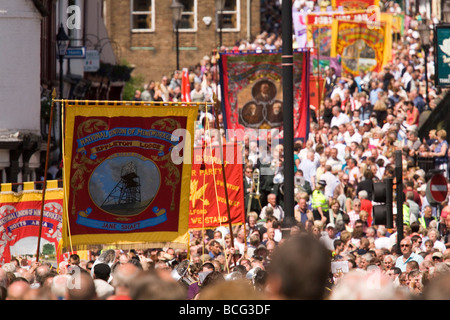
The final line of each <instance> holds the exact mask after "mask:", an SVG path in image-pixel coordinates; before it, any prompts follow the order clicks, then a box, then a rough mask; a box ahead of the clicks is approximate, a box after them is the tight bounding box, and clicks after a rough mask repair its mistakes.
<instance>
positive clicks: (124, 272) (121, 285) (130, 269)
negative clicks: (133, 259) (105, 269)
mask: <svg viewBox="0 0 450 320" xmlns="http://www.w3.org/2000/svg"><path fill="white" fill-rule="evenodd" d="M140 272H141V270H140V269H139V268H138V267H137V266H135V265H134V264H132V263H125V264H120V265H118V266H117V268H116V269H115V270H114V272H113V280H112V283H111V284H112V285H113V286H114V287H115V289H116V295H126V296H129V294H130V291H129V287H130V283H131V282H132V281H133V279H134V278H136V276H137V275H139V273H140Z"/></svg>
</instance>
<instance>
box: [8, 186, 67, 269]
mask: <svg viewBox="0 0 450 320" xmlns="http://www.w3.org/2000/svg"><path fill="white" fill-rule="evenodd" d="M42 197H43V195H42V190H36V188H35V185H34V183H33V182H25V183H24V184H23V190H22V191H20V192H14V191H12V184H10V183H4V184H2V185H1V192H0V239H1V241H0V266H1V265H3V264H4V263H6V262H10V261H11V257H12V256H16V257H17V256H19V255H27V254H35V253H36V250H37V244H38V237H39V231H40V230H39V229H40V227H41V240H42V241H41V243H40V244H41V246H40V252H43V253H45V254H46V255H50V256H53V257H55V258H57V260H60V258H61V257H60V256H61V252H60V250H59V244H60V240H61V231H62V224H63V223H62V222H63V216H62V212H63V190H62V189H61V188H58V181H56V180H51V181H47V189H46V192H45V199H44V207H43V209H44V212H43V213H42V224H41V223H40V219H41V209H42Z"/></svg>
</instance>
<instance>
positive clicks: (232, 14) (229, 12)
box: [216, 0, 240, 32]
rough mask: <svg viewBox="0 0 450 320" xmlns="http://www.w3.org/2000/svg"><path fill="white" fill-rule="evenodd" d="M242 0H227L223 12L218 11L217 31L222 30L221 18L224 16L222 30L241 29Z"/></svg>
mask: <svg viewBox="0 0 450 320" xmlns="http://www.w3.org/2000/svg"><path fill="white" fill-rule="evenodd" d="M239 2H240V0H226V1H225V6H224V8H223V11H222V14H220V12H216V19H217V31H218V32H219V31H220V18H221V16H222V31H239V30H240V3H239Z"/></svg>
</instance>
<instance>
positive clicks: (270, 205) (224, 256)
mask: <svg viewBox="0 0 450 320" xmlns="http://www.w3.org/2000/svg"><path fill="white" fill-rule="evenodd" d="M391 9H392V10H397V9H398V6H394V3H393V2H392V3H391V2H387V3H386V5H385V10H391ZM427 21H428V20H426V19H425V16H424V15H421V14H418V15H417V16H413V17H412V20H411V22H410V23H409V27H408V28H407V31H406V32H405V35H404V36H403V37H398V38H397V37H394V40H393V48H392V61H391V62H390V63H389V64H388V65H386V66H385V67H384V69H383V70H382V71H381V72H368V73H364V72H362V73H361V75H360V76H358V77H353V76H349V77H343V76H338V75H337V70H335V69H333V68H326V70H325V74H324V79H325V94H324V98H323V99H322V101H321V104H320V106H318V107H317V108H313V109H312V111H313V112H312V116H311V127H310V131H309V136H308V138H307V139H306V141H296V142H295V145H294V155H293V157H294V164H295V166H294V172H295V208H294V215H293V216H294V222H293V223H292V225H290V226H288V227H286V225H285V221H286V220H285V219H286V216H287V213H286V212H285V211H284V183H283V180H284V177H283V160H284V157H285V154H284V152H283V146H282V145H277V146H273V148H272V149H271V152H269V153H268V154H267V153H264V156H265V157H267V156H268V157H269V158H268V159H264V161H262V160H263V159H262V154H261V153H260V152H261V151H262V150H260V149H259V144H258V141H257V140H252V139H251V138H250V137H246V139H245V140H244V141H243V146H244V158H245V164H244V166H243V171H244V181H243V188H244V193H245V210H246V213H245V214H246V224H244V225H241V226H235V227H234V228H233V230H229V229H228V228H226V227H219V228H217V229H215V230H191V231H190V237H191V238H190V243H189V249H188V250H185V249H176V248H155V249H154V248H149V249H144V250H141V249H137V250H104V251H102V252H98V253H97V254H96V255H94V256H92V257H91V258H92V259H91V260H89V261H86V260H81V259H80V257H79V256H77V255H76V254H74V255H72V256H70V258H69V260H68V261H66V262H62V263H61V264H60V265H58V266H57V268H55V267H53V266H52V265H51V264H47V263H42V262H41V263H36V262H33V261H30V260H27V259H25V258H24V259H19V258H15V259H13V260H12V261H11V262H10V263H7V264H5V265H3V266H2V268H0V298H1V299H23V300H39V299H42V300H77V299H84V300H92V299H100V300H106V299H109V300H113V299H130V300H140V299H145V300H149V299H154V300H164V299H169V300H172V299H181V300H192V299H199V300H202V299H234V300H235V299H250V300H251V299H339V300H340V299H349V300H356V299H383V300H385V299H448V297H450V292H449V288H450V269H449V268H450V237H449V235H450V215H449V212H450V205H449V203H448V199H447V200H446V201H444V202H443V203H441V204H439V205H435V204H433V203H430V201H429V199H428V198H427V196H426V184H427V181H428V180H429V179H430V177H431V175H430V172H440V173H442V174H443V175H444V176H446V177H447V178H448V177H449V171H448V170H449V168H448V157H449V155H450V149H449V148H448V143H447V132H446V131H445V130H444V129H440V128H439V129H437V130H431V131H430V132H429V134H428V136H427V137H422V138H419V134H418V129H419V119H420V118H421V116H422V115H425V114H426V112H427V111H430V110H433V109H434V108H436V106H437V105H438V104H439V102H440V101H441V100H442V99H443V98H444V95H445V92H442V91H441V90H440V89H439V88H436V87H435V86H434V85H433V80H432V79H433V75H434V66H433V61H434V60H433V48H430V52H429V54H428V55H423V54H422V53H421V51H420V36H419V33H418V32H417V28H418V26H419V25H420V24H422V23H428V22H427ZM263 23H268V24H270V25H272V27H273V28H274V30H272V31H271V32H263V33H262V34H261V35H259V36H258V37H256V39H255V41H254V42H253V43H248V42H247V41H240V42H239V43H236V44H235V46H234V47H232V48H224V49H227V50H248V49H251V50H256V51H257V50H273V49H277V48H280V47H281V38H280V37H279V36H278V35H277V33H276V32H278V31H279V30H278V29H277V28H278V27H279V26H273V24H271V23H270V17H266V18H265V19H264V22H263ZM425 56H428V61H426V60H425ZM215 59H216V57H214V56H211V57H210V56H205V57H204V58H203V59H202V61H201V62H199V63H198V64H197V65H195V66H193V67H192V68H190V74H189V81H190V83H191V89H192V91H191V93H190V96H191V101H193V102H209V101H210V102H212V101H213V97H214V94H215V93H218V92H220V90H217V86H218V85H219V83H218V77H217V66H216V64H215ZM425 64H428V65H427V67H428V68H424V66H425ZM425 70H428V74H425ZM426 81H428V84H429V85H428V89H429V90H428V92H426V90H425V89H426V88H427V86H425V82H426ZM219 98H220V97H219ZM135 99H136V100H142V101H181V72H180V71H175V72H174V73H173V75H172V77H171V78H169V77H167V76H163V77H162V78H161V81H149V83H148V84H147V85H145V87H144V89H143V90H142V91H141V90H138V91H136V96H135ZM215 116H217V117H218V122H219V124H221V123H222V118H221V115H220V114H215V111H214V110H206V109H205V110H201V112H200V117H199V125H198V126H197V134H198V135H197V138H199V139H205V135H206V134H207V129H208V128H207V127H206V121H202V119H203V118H204V117H209V120H210V121H211V122H210V126H211V127H212V128H213V127H214V126H215V122H214V121H213V120H214V117H215ZM208 124H209V123H208ZM219 132H220V131H219ZM270 137H271V136H270V135H269V136H268V140H267V141H265V143H266V144H264V147H266V146H269V147H271V141H270ZM209 142H212V140H210V141H209ZM398 152H400V153H401V158H402V168H401V169H402V177H403V181H401V182H399V181H397V182H396V183H403V191H404V202H403V206H402V208H401V209H402V210H401V212H402V215H403V228H402V229H403V235H401V237H400V239H401V241H398V235H397V226H396V221H397V219H396V214H397V208H396V202H394V203H393V206H394V226H393V227H392V228H387V227H386V226H385V225H380V224H376V221H375V219H374V216H373V213H372V208H373V206H374V205H375V204H374V202H373V201H372V195H373V192H374V183H376V182H377V181H382V180H383V179H385V178H386V177H392V178H394V177H395V170H396V168H395V160H396V159H395V157H396V155H397V154H398ZM256 169H258V172H259V173H261V172H262V171H263V170H262V169H266V170H264V172H265V174H259V175H257V179H255V170H256ZM431 169H435V170H436V171H430V170H431ZM267 172H269V173H267ZM395 196H397V195H395ZM374 279H376V280H374ZM77 281H78V282H77ZM74 283H75V284H77V283H78V284H80V286H77V285H73V284H74Z"/></svg>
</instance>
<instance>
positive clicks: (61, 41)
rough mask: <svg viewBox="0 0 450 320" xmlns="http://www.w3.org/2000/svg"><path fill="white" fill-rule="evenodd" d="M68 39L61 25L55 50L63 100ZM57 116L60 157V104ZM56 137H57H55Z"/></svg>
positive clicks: (60, 93)
mask: <svg viewBox="0 0 450 320" xmlns="http://www.w3.org/2000/svg"><path fill="white" fill-rule="evenodd" d="M69 41H70V39H69V37H68V36H67V34H66V32H65V31H64V27H63V24H62V23H61V25H60V26H59V29H58V34H57V35H56V50H57V54H58V58H59V98H60V99H63V91H64V79H63V76H64V73H63V62H64V57H65V55H66V53H67V48H68V47H69ZM58 109H59V114H58V118H57V124H58V128H57V129H58V130H57V132H58V133H59V135H60V136H59V141H58V147H59V151H60V152H61V156H62V119H61V115H62V104H61V103H60V104H59V108H58ZM56 136H57V137H58V135H56Z"/></svg>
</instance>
